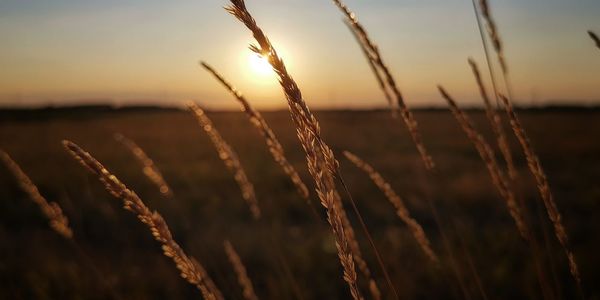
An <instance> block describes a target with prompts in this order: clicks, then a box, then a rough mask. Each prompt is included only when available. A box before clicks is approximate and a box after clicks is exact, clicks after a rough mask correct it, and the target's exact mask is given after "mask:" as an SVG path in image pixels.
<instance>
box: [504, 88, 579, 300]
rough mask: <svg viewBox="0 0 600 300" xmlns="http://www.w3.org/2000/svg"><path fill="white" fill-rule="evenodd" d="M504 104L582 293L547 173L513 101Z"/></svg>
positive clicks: (577, 270)
mask: <svg viewBox="0 0 600 300" xmlns="http://www.w3.org/2000/svg"><path fill="white" fill-rule="evenodd" d="M500 98H501V99H502V102H503V103H504V107H505V109H506V114H507V115H508V118H509V120H510V125H511V127H512V129H513V131H514V133H515V136H516V137H517V139H518V140H519V144H521V148H522V149H523V152H524V153H525V158H526V159H527V166H528V167H529V170H530V171H531V174H532V175H533V177H534V179H535V182H536V184H537V188H538V191H539V193H540V196H541V198H542V201H543V202H544V206H545V207H546V212H547V213H548V217H549V218H550V221H552V225H553V227H554V233H555V235H556V238H557V239H558V241H559V242H560V244H561V246H562V247H563V250H564V251H565V254H566V255H567V259H568V261H569V270H570V272H571V275H572V276H573V278H574V279H575V281H576V283H577V285H578V287H579V290H580V291H581V289H582V288H581V276H580V275H579V268H578V266H577V263H576V261H575V256H574V255H573V251H572V250H571V247H570V245H569V239H568V236H567V232H566V230H565V227H564V226H563V224H562V216H561V215H560V212H559V211H558V208H557V206H556V203H555V202H554V197H553V195H552V192H551V191H550V185H549V183H548V179H547V178H546V173H545V172H544V169H543V168H542V164H541V163H540V160H539V158H538V156H537V155H536V154H535V151H534V150H533V146H532V145H531V142H530V141H529V137H528V136H527V133H526V132H525V129H524V127H523V126H522V125H521V121H520V120H519V118H518V117H517V113H516V112H515V110H514V108H513V106H512V103H511V101H510V100H509V99H508V98H506V97H504V96H500Z"/></svg>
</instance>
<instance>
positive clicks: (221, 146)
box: [187, 102, 261, 219]
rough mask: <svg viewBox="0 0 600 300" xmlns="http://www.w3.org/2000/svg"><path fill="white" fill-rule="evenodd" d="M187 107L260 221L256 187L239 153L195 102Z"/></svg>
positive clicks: (255, 217)
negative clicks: (247, 173)
mask: <svg viewBox="0 0 600 300" xmlns="http://www.w3.org/2000/svg"><path fill="white" fill-rule="evenodd" d="M187 105H188V108H189V109H190V111H191V112H192V114H193V115H194V116H195V117H196V120H197V121H198V124H200V127H202V129H203V130H204V131H205V132H206V134H208V137H209V138H210V140H211V141H212V143H213V145H214V146H215V148H216V149H217V152H218V154H219V158H221V160H222V161H223V162H224V163H225V166H227V168H228V169H229V171H231V173H233V177H234V179H235V181H236V182H237V183H238V185H239V187H240V189H241V191H242V197H243V198H244V200H245V201H246V202H247V203H248V206H249V207H250V212H251V213H252V217H254V219H260V215H261V213H260V207H259V206H258V200H256V195H255V194H254V186H253V185H252V183H250V180H249V179H248V176H246V172H245V171H244V167H242V163H241V162H240V159H239V158H238V155H237V153H235V151H233V148H231V146H229V144H227V142H225V140H224V139H223V137H222V136H221V134H219V132H218V131H217V129H216V128H215V126H214V125H213V123H212V121H211V120H210V119H209V118H208V116H207V115H206V113H205V112H204V110H202V109H201V108H200V107H199V106H198V105H196V104H195V103H193V102H189V103H188V104H187Z"/></svg>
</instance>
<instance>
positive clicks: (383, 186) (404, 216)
mask: <svg viewBox="0 0 600 300" xmlns="http://www.w3.org/2000/svg"><path fill="white" fill-rule="evenodd" d="M344 155H345V156H346V158H348V160H350V161H351V162H352V163H353V164H354V165H355V166H356V167H358V168H359V169H361V170H363V171H364V172H365V173H367V175H369V177H370V178H371V180H372V181H373V182H374V183H375V185H377V187H378V188H379V189H380V190H381V191H382V192H383V193H384V194H385V196H386V197H387V198H388V200H389V201H390V202H391V203H392V205H393V206H394V207H395V208H396V214H397V215H398V217H399V218H400V219H401V220H402V221H403V222H404V223H405V224H406V226H408V228H409V229H410V231H411V232H412V234H413V237H414V238H415V240H417V242H418V243H419V246H420V247H421V250H423V252H424V253H425V255H426V256H427V257H428V258H429V259H430V260H431V261H432V262H434V263H437V262H438V257H437V255H436V254H435V252H434V251H433V249H431V243H430V242H429V239H428V238H427V235H426V234H425V231H424V230H423V227H421V225H420V224H419V223H418V222H417V221H416V220H415V219H414V218H413V217H411V215H410V212H409V211H408V209H407V208H406V206H405V205H404V202H403V201H402V199H401V198H400V196H398V194H396V192H395V191H394V190H393V189H392V187H391V186H390V184H389V183H387V182H386V181H385V179H384V178H383V177H382V176H381V174H379V172H377V171H375V169H373V167H372V166H371V165H369V164H368V163H366V162H365V161H364V160H362V159H360V158H359V157H358V156H356V155H355V154H353V153H351V152H349V151H344Z"/></svg>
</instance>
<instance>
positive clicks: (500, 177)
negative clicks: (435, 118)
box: [438, 86, 530, 240]
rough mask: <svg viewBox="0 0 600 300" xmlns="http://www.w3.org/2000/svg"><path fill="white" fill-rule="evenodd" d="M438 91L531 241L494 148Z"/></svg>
mask: <svg viewBox="0 0 600 300" xmlns="http://www.w3.org/2000/svg"><path fill="white" fill-rule="evenodd" d="M438 89H439V91H440V93H441V94H442V97H444V99H446V101H447V102H448V104H449V106H450V110H451V111H452V114H453V115H454V117H455V118H456V120H457V121H458V123H459V124H460V127H461V128H462V129H463V131H464V132H465V134H466V135H467V136H468V138H469V140H471V142H472V143H473V145H474V146H475V148H476V149H477V152H478V153H479V156H480V157H481V159H482V160H483V161H484V162H485V165H486V167H487V169H488V173H489V174H490V177H491V178H492V182H493V184H494V186H495V187H496V189H497V190H498V193H499V194H500V196H501V197H502V198H503V199H504V201H505V202H506V206H507V207H508V211H509V213H510V215H511V216H512V218H513V220H514V221H515V224H516V225H517V229H518V230H519V233H520V234H521V236H522V237H523V238H524V239H525V240H529V237H530V231H529V228H528V226H527V224H526V223H525V220H524V218H523V214H522V213H521V209H520V208H519V206H518V204H517V202H516V200H515V194H514V192H513V190H512V189H511V187H510V183H509V181H508V179H507V178H506V175H505V174H504V172H503V171H502V170H501V169H500V167H499V166H498V162H497V161H496V156H495V155H494V151H493V150H492V147H490V145H489V144H488V143H487V142H486V140H485V138H484V137H483V136H482V135H481V134H479V132H477V130H476V129H475V126H473V122H471V120H470V118H469V117H468V116H467V115H466V114H465V113H464V112H463V111H462V110H460V108H458V105H456V102H455V101H454V99H452V97H451V96H450V95H449V94H448V93H447V92H446V90H444V88H443V87H441V86H438Z"/></svg>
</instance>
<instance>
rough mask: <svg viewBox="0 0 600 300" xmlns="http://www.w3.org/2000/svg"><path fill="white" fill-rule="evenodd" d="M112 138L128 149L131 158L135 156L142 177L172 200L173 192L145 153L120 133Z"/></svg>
mask: <svg viewBox="0 0 600 300" xmlns="http://www.w3.org/2000/svg"><path fill="white" fill-rule="evenodd" d="M114 137H115V140H116V141H117V142H119V143H121V144H122V145H123V146H125V147H126V148H127V149H129V151H131V153H132V154H133V156H135V158H136V159H137V160H138V162H139V163H140V164H141V165H142V172H143V173H144V175H146V177H148V179H150V181H152V183H154V184H155V185H156V186H157V187H158V190H159V191H160V193H161V194H162V195H163V196H165V197H167V198H173V192H172V190H171V188H170V187H169V185H168V184H167V182H166V181H165V179H164V177H163V175H162V174H161V172H160V170H158V168H157V167H156V165H155V164H154V162H153V161H152V159H150V157H148V155H147V154H146V152H144V150H143V149H142V148H141V147H140V146H138V145H137V144H136V143H135V142H134V141H133V140H131V139H128V138H126V137H125V136H124V135H122V134H120V133H116V134H115V135H114Z"/></svg>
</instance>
